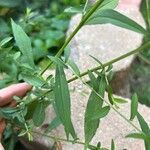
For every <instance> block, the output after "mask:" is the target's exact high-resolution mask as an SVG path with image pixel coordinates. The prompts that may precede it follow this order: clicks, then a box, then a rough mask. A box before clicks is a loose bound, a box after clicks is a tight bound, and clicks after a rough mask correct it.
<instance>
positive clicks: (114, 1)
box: [96, 0, 119, 13]
mask: <svg viewBox="0 0 150 150" xmlns="http://www.w3.org/2000/svg"><path fill="white" fill-rule="evenodd" d="M118 2H119V0H104V1H103V3H102V4H101V6H100V7H99V8H98V10H97V11H96V13H97V12H98V11H101V10H102V9H114V8H115V7H116V6H117V5H118Z"/></svg>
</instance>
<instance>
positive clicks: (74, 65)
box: [67, 59, 80, 76]
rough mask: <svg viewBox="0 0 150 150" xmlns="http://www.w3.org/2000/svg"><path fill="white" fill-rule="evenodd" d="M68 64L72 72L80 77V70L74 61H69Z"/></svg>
mask: <svg viewBox="0 0 150 150" xmlns="http://www.w3.org/2000/svg"><path fill="white" fill-rule="evenodd" d="M67 64H68V65H69V67H70V68H71V69H72V71H73V72H74V73H75V75H77V76H79V75H80V70H79V68H78V66H77V65H76V64H75V62H74V61H73V60H71V59H69V60H68V61H67Z"/></svg>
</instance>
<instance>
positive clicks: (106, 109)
mask: <svg viewBox="0 0 150 150" xmlns="http://www.w3.org/2000/svg"><path fill="white" fill-rule="evenodd" d="M109 111H110V107H109V106H106V107H103V108H101V109H100V111H99V112H98V113H96V114H95V115H94V116H93V118H92V120H93V121H94V120H97V119H101V118H104V117H105V116H107V114H108V113H109Z"/></svg>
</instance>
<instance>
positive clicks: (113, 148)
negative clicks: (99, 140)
mask: <svg viewBox="0 0 150 150" xmlns="http://www.w3.org/2000/svg"><path fill="white" fill-rule="evenodd" d="M111 150H115V143H114V140H112V141H111Z"/></svg>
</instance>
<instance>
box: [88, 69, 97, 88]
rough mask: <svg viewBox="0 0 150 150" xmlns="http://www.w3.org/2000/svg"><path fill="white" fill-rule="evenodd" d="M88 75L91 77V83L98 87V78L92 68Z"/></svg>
mask: <svg viewBox="0 0 150 150" xmlns="http://www.w3.org/2000/svg"><path fill="white" fill-rule="evenodd" d="M88 75H89V78H90V83H91V84H92V85H90V86H91V87H96V86H97V78H96V77H95V76H94V74H93V72H91V71H90V70H88Z"/></svg>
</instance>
